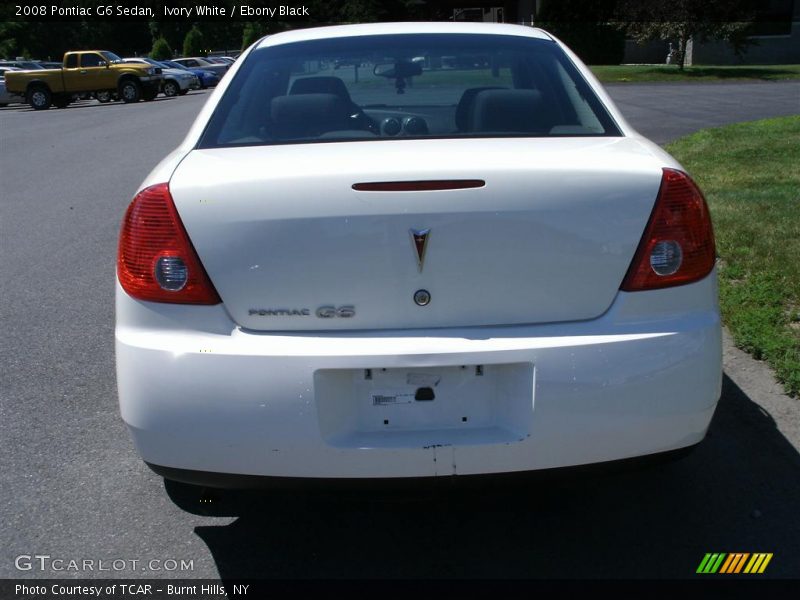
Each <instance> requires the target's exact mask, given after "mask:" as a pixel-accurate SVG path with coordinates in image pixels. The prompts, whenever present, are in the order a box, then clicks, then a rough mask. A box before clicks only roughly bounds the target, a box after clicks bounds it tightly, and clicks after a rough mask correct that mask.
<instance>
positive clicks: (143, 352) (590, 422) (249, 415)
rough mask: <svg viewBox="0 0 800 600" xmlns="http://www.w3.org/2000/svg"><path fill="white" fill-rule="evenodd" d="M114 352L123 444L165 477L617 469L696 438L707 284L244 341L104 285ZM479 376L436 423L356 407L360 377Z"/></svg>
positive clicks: (717, 349) (713, 392)
mask: <svg viewBox="0 0 800 600" xmlns="http://www.w3.org/2000/svg"><path fill="white" fill-rule="evenodd" d="M116 353H117V377H118V388H119V398H120V409H121V413H122V417H123V419H124V420H125V422H126V423H127V425H128V427H129V429H130V431H131V434H132V436H133V439H134V442H135V445H136V447H137V449H138V451H139V453H140V454H141V456H142V457H143V458H144V460H145V461H146V462H148V463H150V464H152V465H158V466H159V467H158V468H162V469H163V468H165V469H167V470H166V471H163V472H164V473H165V474H167V473H173V476H175V477H176V478H180V477H179V476H177V475H174V474H175V473H179V472H192V471H197V472H205V473H215V474H229V475H248V476H268V477H290V478H342V479H349V478H353V479H358V478H398V477H431V476H443V475H444V476H449V475H466V474H489V473H510V472H519V471H533V470H541V469H553V468H559V467H568V466H576V465H587V464H593V463H601V462H608V461H615V460H620V459H626V458H631V457H638V456H645V455H650V454H657V453H663V452H668V451H671V450H677V449H680V448H685V447H689V446H692V445H694V444H696V443H698V442H699V441H701V440H702V439H703V437H704V435H705V432H706V429H707V427H708V424H709V422H710V420H711V417H712V415H713V412H714V409H715V406H716V403H717V400H718V398H719V394H720V388H721V332H720V321H719V314H718V309H717V303H716V275H715V274H712V275H711V276H709V277H708V278H706V279H705V280H703V281H701V282H698V283H695V284H691V285H687V286H681V287H677V288H671V289H666V290H659V291H654V292H639V293H634V294H626V293H620V294H619V295H618V297H617V299H616V300H615V301H614V304H613V305H612V307H611V308H610V309H609V310H608V311H607V312H606V313H605V314H604V315H603V316H602V317H600V318H598V319H594V320H591V321H584V322H575V323H560V324H548V325H534V326H515V327H480V328H461V329H441V330H425V331H420V330H409V331H394V332H393V331H381V332H373V333H370V332H360V331H359V332H347V333H342V332H336V333H316V334H308V333H304V334H294V335H292V334H282V335H278V334H261V333H248V332H245V331H242V330H239V329H238V328H237V327H236V326H235V325H234V324H233V323H232V322H231V321H230V319H229V317H228V316H227V313H226V312H225V310H224V308H223V307H222V306H215V307H187V306H170V305H162V304H153V303H145V302H138V301H135V300H133V299H131V298H130V297H129V296H127V295H126V294H125V293H124V292H123V291H122V290H121V288H119V286H118V287H117V330H116ZM479 365H480V366H482V367H483V369H481V372H482V373H483V372H484V370H485V375H486V377H487V379H485V380H483V382H482V383H486V382H489V383H488V384H486V385H488V386H489V387H486V388H484V389H483V391H482V392H481V393H480V394H477V395H476V394H474V393H472V392H471V391H470V390H471V389H477V388H475V387H474V386H472V387H461V388H458V387H456V388H454V389H456V391H457V392H458V393H456V394H451V395H450V396H449V400H448V396H447V395H446V394H445V396H444V398H443V399H442V401H441V403H440V404H439V406H441V407H442V412H440V413H437V412H435V411H434V409H433V408H431V407H433V406H434V405H433V404H427V403H421V402H420V403H414V402H411V403H409V404H405V405H403V406H400V405H393V406H372V405H371V404H370V403H369V396H368V394H366V395H365V393H364V392H363V390H364V389H368V386H369V385H370V383H369V382H364V381H361V379H363V378H361V374H364V373H366V370H367V369H369V370H370V372H372V371H373V370H374V371H375V373H378V372H379V371H380V370H381V369H388V370H389V372H390V373H395V374H398V376H400V377H403V376H405V375H404V374H406V373H408V377H409V378H411V377H414V378H419V377H422V378H429V377H432V376H435V375H437V374H441V375H442V377H443V378H444V381H446V380H447V378H448V377H451V376H452V377H456V376H457V374H458V372H459V371H458V369H460V368H462V367H466V368H468V369H469V370H470V372H472V370H473V369H475V367H476V366H479ZM454 373H455V375H454ZM409 381H410V379H409ZM458 381H460V383H459V385H461V383H463V381H461V380H458ZM476 381H477V380H476ZM442 385H444V383H443V384H442ZM365 386H366V388H365ZM437 393H438V392H437ZM465 399H467V400H465ZM462 400H463V401H464V403H463V406H462V405H459V406H458V408H457V410H459V411H462V412H464V413H465V416H469V420H466V421H464V422H461V421H460V419H457V420H454V421H452V422H450V421H446V420H445V421H442V419H445V417H448V418H449V416H458V415H460V414H461V413H460V412H458V413H453V414H452V415H448V413H447V411H448V410H449V409H448V408H447V403H448V402H450V403H451V404H458V403H459V402H462ZM423 405H424V407H423ZM418 407H422V408H418ZM425 410H428V411H429V412H428V413H422V412H421V411H425ZM454 410H456V409H454ZM373 411H377V412H373ZM380 411H384V412H380ZM431 411H432V412H431ZM420 414H429V415H434V416H435V419H438V421H437V426H436V427H426V422H427V421H426V419H420V418H419V415H420ZM443 415H444V416H443ZM384 416H386V417H387V418H386V419H385V421H388V422H389V423H387V425H386V428H385V429H382V422H383V421H382V420H381V419H382V418H383V417H384ZM426 418H427V417H426ZM443 423H445V424H443ZM398 424H399V425H398ZM175 469H177V470H179V471H173V470H175ZM168 476H169V475H168Z"/></svg>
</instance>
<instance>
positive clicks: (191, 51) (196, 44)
mask: <svg viewBox="0 0 800 600" xmlns="http://www.w3.org/2000/svg"><path fill="white" fill-rule="evenodd" d="M206 54H208V51H207V48H206V47H205V44H204V40H203V32H202V31H200V29H199V28H198V27H197V25H195V26H194V27H192V28H191V29H190V30H189V33H187V34H186V37H185V38H183V55H184V56H205V55H206Z"/></svg>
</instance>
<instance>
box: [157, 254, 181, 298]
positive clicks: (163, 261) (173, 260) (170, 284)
mask: <svg viewBox="0 0 800 600" xmlns="http://www.w3.org/2000/svg"><path fill="white" fill-rule="evenodd" d="M154 275H155V278H156V281H157V282H158V285H160V286H161V289H162V290H167V291H168V292H177V291H180V290H182V289H183V287H184V286H185V285H186V282H187V281H188V280H189V269H188V268H187V267H186V263H184V262H183V259H182V258H180V257H178V256H161V257H159V259H158V260H157V261H156V266H155V269H154Z"/></svg>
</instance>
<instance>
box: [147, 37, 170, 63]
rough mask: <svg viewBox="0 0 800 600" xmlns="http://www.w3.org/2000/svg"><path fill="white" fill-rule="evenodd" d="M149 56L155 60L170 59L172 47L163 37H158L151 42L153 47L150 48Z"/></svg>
mask: <svg viewBox="0 0 800 600" xmlns="http://www.w3.org/2000/svg"><path fill="white" fill-rule="evenodd" d="M150 58H154V59H155V60H170V59H172V48H170V47H169V43H167V40H165V39H164V38H163V37H160V38H158V39H157V40H156V41H155V42H153V49H152V50H150Z"/></svg>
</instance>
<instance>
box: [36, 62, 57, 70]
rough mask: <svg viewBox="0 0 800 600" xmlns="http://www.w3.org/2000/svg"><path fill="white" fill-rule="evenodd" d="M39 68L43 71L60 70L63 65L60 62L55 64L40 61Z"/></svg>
mask: <svg viewBox="0 0 800 600" xmlns="http://www.w3.org/2000/svg"><path fill="white" fill-rule="evenodd" d="M38 64H39V66H41V67H42V68H43V69H60V68H61V63H60V62H53V61H39V63H38Z"/></svg>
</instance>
